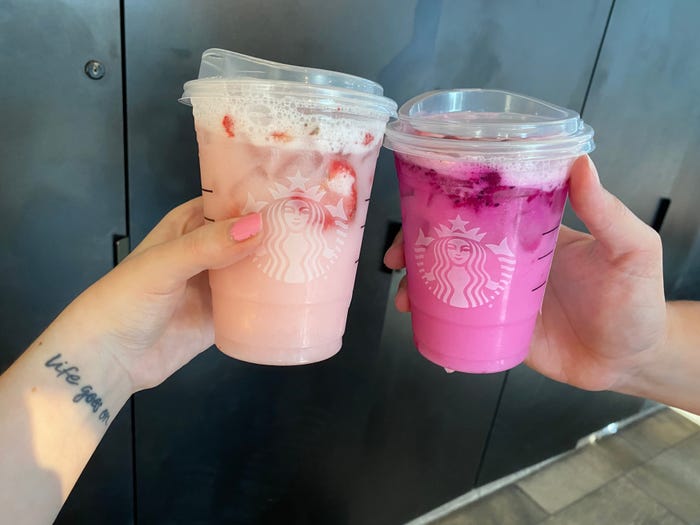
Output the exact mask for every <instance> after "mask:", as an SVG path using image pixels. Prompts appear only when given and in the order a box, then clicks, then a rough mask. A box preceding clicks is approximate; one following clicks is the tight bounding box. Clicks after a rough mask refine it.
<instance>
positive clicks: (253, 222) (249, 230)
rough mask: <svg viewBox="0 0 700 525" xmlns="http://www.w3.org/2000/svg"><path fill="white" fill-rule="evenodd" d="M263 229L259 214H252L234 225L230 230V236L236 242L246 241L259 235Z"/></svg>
mask: <svg viewBox="0 0 700 525" xmlns="http://www.w3.org/2000/svg"><path fill="white" fill-rule="evenodd" d="M261 228H262V219H261V217H260V214H259V213H251V214H250V215H246V216H245V217H241V218H240V219H238V220H237V221H236V222H234V223H233V225H232V226H231V229H230V230H229V236H230V237H231V238H232V239H233V240H234V241H238V242H240V241H245V240H246V239H250V238H251V237H252V236H253V235H255V234H257V233H258V232H259V231H260V229H261Z"/></svg>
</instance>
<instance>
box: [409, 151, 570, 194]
mask: <svg viewBox="0 0 700 525" xmlns="http://www.w3.org/2000/svg"><path fill="white" fill-rule="evenodd" d="M399 155H401V154H399ZM401 157H402V158H404V159H407V160H408V161H409V162H411V163H412V164H416V165H417V166H420V167H422V168H426V169H433V170H435V171H437V172H438V173H440V174H441V175H447V176H454V177H455V178H462V177H464V175H465V173H469V172H471V171H474V172H475V173H483V172H487V171H491V170H493V171H495V172H497V173H498V174H499V175H500V176H501V184H503V185H505V186H526V187H533V188H542V189H544V190H547V191H549V190H552V189H554V188H556V187H558V186H560V185H561V184H562V183H563V182H564V181H566V179H567V177H568V175H569V169H570V168H571V165H572V163H573V162H574V160H576V159H574V158H569V159H548V160H524V161H513V159H512V157H511V158H497V157H486V156H484V157H480V156H471V157H469V159H462V160H446V159H430V158H427V157H419V156H417V155H401Z"/></svg>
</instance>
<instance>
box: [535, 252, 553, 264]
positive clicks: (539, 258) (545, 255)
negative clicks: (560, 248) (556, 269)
mask: <svg viewBox="0 0 700 525" xmlns="http://www.w3.org/2000/svg"><path fill="white" fill-rule="evenodd" d="M553 253H554V250H549V251H548V252H547V253H545V254H544V255H542V256H541V257H538V258H537V260H538V261H541V260H542V259H544V258H545V257H549V256H550V255H552V254H553Z"/></svg>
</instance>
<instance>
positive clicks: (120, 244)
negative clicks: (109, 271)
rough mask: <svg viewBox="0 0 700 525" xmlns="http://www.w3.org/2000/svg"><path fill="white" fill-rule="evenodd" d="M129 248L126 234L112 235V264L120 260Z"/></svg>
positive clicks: (127, 253)
mask: <svg viewBox="0 0 700 525" xmlns="http://www.w3.org/2000/svg"><path fill="white" fill-rule="evenodd" d="M130 250H131V248H130V246H129V236H128V235H115V236H114V247H113V252H112V253H113V259H114V266H116V265H117V264H119V263H120V262H122V261H123V260H124V259H125V258H126V256H127V255H129V251H130Z"/></svg>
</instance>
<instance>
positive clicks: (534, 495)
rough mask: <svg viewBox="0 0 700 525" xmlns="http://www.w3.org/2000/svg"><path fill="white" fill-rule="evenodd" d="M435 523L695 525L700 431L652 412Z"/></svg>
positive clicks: (699, 513)
mask: <svg viewBox="0 0 700 525" xmlns="http://www.w3.org/2000/svg"><path fill="white" fill-rule="evenodd" d="M432 523H434V524H435V525H471V524H480V525H481V524H487V525H488V524H491V523H494V524H496V523H497V524H499V525H511V524H513V525H515V524H518V525H521V524H523V525H535V524H542V525H565V524H566V525H579V524H580V525H588V524H598V523H604V524H615V525H627V524H629V525H632V524H635V525H636V524H640V525H641V524H659V525H696V524H700V427H699V426H698V425H696V424H695V423H692V422H690V421H689V420H687V419H685V418H684V417H682V416H680V415H678V414H676V413H675V412H673V411H672V410H670V409H664V410H661V411H658V412H655V413H654V414H652V415H651V416H649V417H647V418H645V419H643V420H641V421H637V422H635V423H633V424H631V425H629V426H628V427H625V428H623V429H622V430H621V431H620V432H618V433H617V434H616V435H614V436H610V437H606V438H604V439H601V440H599V441H597V442H595V443H593V444H590V445H586V446H585V447H582V448H580V449H578V450H576V451H574V452H573V453H571V454H568V455H566V456H564V457H562V458H561V459H559V460H557V461H555V462H553V463H551V464H549V465H547V466H546V467H545V468H543V469H541V470H538V471H536V472H534V473H533V474H530V475H529V476H527V477H525V478H523V479H520V480H519V481H517V483H515V484H512V485H508V486H506V487H504V488H502V489H500V490H499V491H497V492H495V493H492V494H489V495H488V496H485V497H483V498H481V499H479V500H477V501H474V502H472V503H470V504H469V505H467V506H465V507H462V508H459V509H457V510H455V511H453V512H451V513H450V514H449V515H447V516H443V517H441V518H439V519H438V520H436V521H433V522H432Z"/></svg>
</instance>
